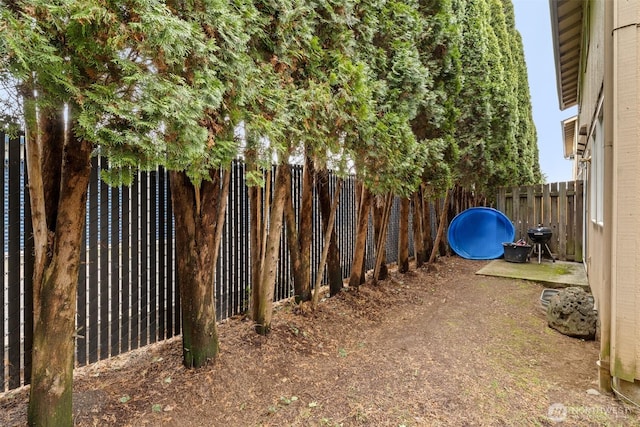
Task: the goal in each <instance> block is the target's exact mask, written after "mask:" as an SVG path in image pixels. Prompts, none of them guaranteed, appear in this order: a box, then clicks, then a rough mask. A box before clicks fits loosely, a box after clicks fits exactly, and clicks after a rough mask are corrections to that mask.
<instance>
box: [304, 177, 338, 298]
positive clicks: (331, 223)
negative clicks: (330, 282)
mask: <svg viewBox="0 0 640 427" xmlns="http://www.w3.org/2000/svg"><path fill="white" fill-rule="evenodd" d="M341 187H342V181H338V185H337V186H336V192H335V194H334V196H333V202H332V203H331V211H330V212H329V218H328V221H327V223H328V228H327V229H326V230H325V232H324V242H325V243H324V246H323V247H322V255H321V257H320V264H319V265H318V271H323V270H324V265H325V263H326V262H327V257H328V256H329V243H328V242H329V239H330V237H331V234H333V226H334V221H335V218H336V211H337V210H338V201H339V198H338V197H339V196H340V189H341ZM321 284H322V275H321V274H318V275H317V276H316V283H315V285H314V288H313V300H312V301H311V307H312V308H313V310H315V309H316V308H317V307H318V301H320V285H321Z"/></svg>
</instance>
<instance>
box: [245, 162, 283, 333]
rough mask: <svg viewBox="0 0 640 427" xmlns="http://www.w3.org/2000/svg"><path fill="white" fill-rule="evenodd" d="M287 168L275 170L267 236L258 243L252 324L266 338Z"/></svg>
mask: <svg viewBox="0 0 640 427" xmlns="http://www.w3.org/2000/svg"><path fill="white" fill-rule="evenodd" d="M288 167H289V165H287V164H284V165H282V164H281V165H278V167H277V170H276V179H275V184H274V186H275V188H274V195H273V201H272V202H271V209H270V214H269V224H268V225H269V227H268V233H267V234H266V238H265V236H263V238H265V240H264V241H263V242H262V243H263V246H262V259H261V263H260V265H261V268H260V277H259V284H258V287H257V289H254V291H257V293H256V294H254V295H253V301H254V304H255V308H254V319H253V320H254V322H255V323H256V326H255V328H256V332H257V333H259V334H260V335H266V334H268V333H269V331H270V330H271V317H272V315H273V293H274V286H275V282H276V271H277V268H278V256H279V253H280V235H281V233H282V222H283V218H282V217H283V213H284V204H285V201H286V198H287V191H286V185H287V179H286V172H285V171H284V169H285V168H288Z"/></svg>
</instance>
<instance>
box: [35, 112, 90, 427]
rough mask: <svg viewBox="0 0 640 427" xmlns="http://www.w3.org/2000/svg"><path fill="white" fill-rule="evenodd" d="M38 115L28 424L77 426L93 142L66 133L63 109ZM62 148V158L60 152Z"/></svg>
mask: <svg viewBox="0 0 640 427" xmlns="http://www.w3.org/2000/svg"><path fill="white" fill-rule="evenodd" d="M28 114H29V113H28ZM32 114H35V113H32ZM38 116H39V117H38V121H37V127H38V129H37V130H36V129H33V128H31V129H28V132H27V151H28V154H27V156H28V160H27V167H28V170H29V177H30V179H31V181H30V188H29V193H30V197H31V212H32V222H33V229H34V246H35V255H36V258H35V259H36V260H35V265H34V273H33V277H34V292H33V295H34V301H33V309H34V331H33V353H32V368H31V388H30V397H29V408H28V423H29V425H38V426H71V425H73V419H72V388H73V365H74V347H75V345H74V344H75V316H76V297H77V284H78V268H79V264H80V248H81V244H82V242H81V240H82V230H83V228H84V223H85V212H86V201H87V188H88V183H89V175H90V170H91V162H90V158H91V151H92V146H91V144H90V143H88V142H86V141H84V140H79V139H76V138H74V137H73V136H71V135H65V130H64V129H65V128H64V118H63V117H64V116H63V112H62V108H59V109H56V110H50V109H47V108H43V109H41V110H40V112H39V113H38ZM34 117H35V116H34ZM29 130H30V131H32V132H29ZM45 132H46V135H45ZM43 144H46V145H47V146H46V147H44V146H43ZM55 150H60V152H61V153H62V155H61V156H60V155H53V154H52V153H53V151H55ZM45 178H46V182H45ZM56 179H57V182H52V181H53V180H56ZM52 188H57V191H56V190H51V189H52ZM51 199H53V200H51ZM47 219H50V220H51V221H52V222H51V223H48V222H47Z"/></svg>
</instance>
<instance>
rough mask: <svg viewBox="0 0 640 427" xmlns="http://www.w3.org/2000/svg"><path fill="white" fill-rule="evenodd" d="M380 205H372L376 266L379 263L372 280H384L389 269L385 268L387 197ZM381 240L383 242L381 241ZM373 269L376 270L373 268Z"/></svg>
mask: <svg viewBox="0 0 640 427" xmlns="http://www.w3.org/2000/svg"><path fill="white" fill-rule="evenodd" d="M384 200H385V202H384V203H383V204H382V206H378V205H377V204H374V206H373V235H374V241H375V242H376V266H377V265H379V267H378V268H379V270H380V271H379V272H378V274H377V275H376V274H375V273H374V276H373V280H374V282H375V281H377V280H385V279H386V278H387V277H388V276H389V269H388V268H387V245H386V244H385V243H386V237H387V236H386V232H385V231H384V230H386V223H385V220H384V218H385V215H386V210H387V198H386V197H385V199H384ZM381 242H383V243H381ZM374 270H376V269H375V268H374Z"/></svg>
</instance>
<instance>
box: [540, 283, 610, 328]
mask: <svg viewBox="0 0 640 427" xmlns="http://www.w3.org/2000/svg"><path fill="white" fill-rule="evenodd" d="M597 320H598V314H597V312H596V311H595V310H594V309H593V297H592V296H591V295H590V294H588V293H587V292H585V291H584V290H583V289H582V288H578V287H570V288H565V289H562V290H561V291H560V292H558V293H557V294H556V295H554V296H553V297H551V299H550V301H549V307H547V323H548V324H549V326H550V327H551V328H553V329H555V330H557V331H558V332H560V333H562V334H564V335H567V336H570V337H575V338H582V339H585V340H593V339H595V336H596V322H597Z"/></svg>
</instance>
